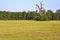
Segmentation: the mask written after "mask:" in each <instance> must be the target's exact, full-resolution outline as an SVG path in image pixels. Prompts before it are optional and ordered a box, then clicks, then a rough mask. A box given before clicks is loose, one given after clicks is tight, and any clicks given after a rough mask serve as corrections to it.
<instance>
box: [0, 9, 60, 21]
mask: <svg viewBox="0 0 60 40" xmlns="http://www.w3.org/2000/svg"><path fill="white" fill-rule="evenodd" d="M0 20H38V21H47V20H60V9H58V10H56V12H53V11H52V10H47V11H45V10H44V11H43V13H42V15H39V13H38V12H37V11H28V12H26V11H23V12H9V11H0Z"/></svg>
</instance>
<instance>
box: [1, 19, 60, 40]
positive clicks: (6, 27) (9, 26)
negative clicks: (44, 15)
mask: <svg viewBox="0 0 60 40" xmlns="http://www.w3.org/2000/svg"><path fill="white" fill-rule="evenodd" d="M0 40H60V21H29V20H28V21H26V20H20V21H19V20H17V21H16V20H12V21H11V20H9V21H8V20H5V21H2V20H0Z"/></svg>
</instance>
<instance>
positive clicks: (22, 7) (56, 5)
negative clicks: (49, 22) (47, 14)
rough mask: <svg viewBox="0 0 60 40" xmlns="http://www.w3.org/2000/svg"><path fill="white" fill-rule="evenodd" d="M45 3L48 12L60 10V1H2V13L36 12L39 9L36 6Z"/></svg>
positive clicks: (0, 5)
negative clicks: (49, 10)
mask: <svg viewBox="0 0 60 40" xmlns="http://www.w3.org/2000/svg"><path fill="white" fill-rule="evenodd" d="M41 1H42V2H43V7H44V8H45V9H46V10H48V9H51V10H53V11H56V10H57V9H60V0H0V10H1V11H4V10H6V11H28V10H30V11H34V10H36V9H37V7H36V6H35V5H36V4H39V3H40V2H41Z"/></svg>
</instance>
